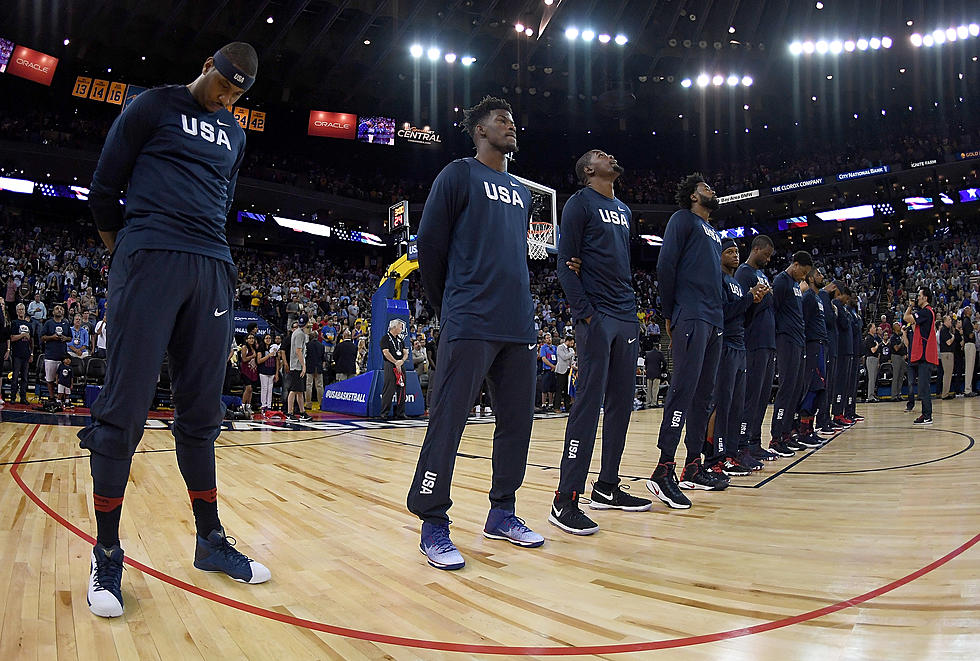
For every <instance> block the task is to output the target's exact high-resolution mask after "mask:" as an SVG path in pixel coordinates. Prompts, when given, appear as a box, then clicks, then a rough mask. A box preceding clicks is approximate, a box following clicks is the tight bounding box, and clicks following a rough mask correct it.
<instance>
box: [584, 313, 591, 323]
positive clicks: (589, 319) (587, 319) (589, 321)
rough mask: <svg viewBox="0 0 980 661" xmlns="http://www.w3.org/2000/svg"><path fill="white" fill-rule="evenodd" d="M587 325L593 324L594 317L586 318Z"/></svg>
mask: <svg viewBox="0 0 980 661" xmlns="http://www.w3.org/2000/svg"><path fill="white" fill-rule="evenodd" d="M585 323H586V324H591V323H592V315H591V314H590V315H589V316H588V317H586V318H585Z"/></svg>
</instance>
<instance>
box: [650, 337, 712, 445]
mask: <svg viewBox="0 0 980 661" xmlns="http://www.w3.org/2000/svg"><path fill="white" fill-rule="evenodd" d="M721 344H722V340H721V329H720V328H718V327H716V326H713V325H711V324H709V323H708V322H706V321H701V320H699V319H691V320H687V321H681V322H679V323H678V324H677V325H676V326H674V327H673V328H672V329H671V343H670V356H671V359H672V360H673V363H674V375H673V378H672V379H671V381H670V390H668V391H667V399H666V401H665V402H664V419H663V422H662V423H661V424H660V438H659V440H658V441H657V447H658V448H660V450H661V452H663V453H664V454H674V453H676V452H677V446H678V445H679V444H680V442H681V429H683V428H684V424H685V422H686V423H687V436H686V438H685V441H684V442H685V444H686V445H687V455H688V457H700V456H701V448H702V446H703V445H704V435H705V432H706V431H707V429H708V417H709V416H710V414H711V396H712V395H713V394H714V389H715V378H716V377H717V375H718V361H719V359H720V358H721Z"/></svg>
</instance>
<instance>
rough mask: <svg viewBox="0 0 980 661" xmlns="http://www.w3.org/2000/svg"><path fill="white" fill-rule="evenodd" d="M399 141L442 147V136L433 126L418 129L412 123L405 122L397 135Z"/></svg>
mask: <svg viewBox="0 0 980 661" xmlns="http://www.w3.org/2000/svg"><path fill="white" fill-rule="evenodd" d="M395 135H396V136H397V137H398V139H399V140H403V141H404V142H411V143H414V144H417V145H441V144H442V135H441V134H439V132H438V131H434V130H433V129H432V127H431V126H423V127H422V128H417V127H415V126H413V125H412V123H411V122H405V123H404V124H402V125H401V128H399V129H398V132H397V133H396V134H395Z"/></svg>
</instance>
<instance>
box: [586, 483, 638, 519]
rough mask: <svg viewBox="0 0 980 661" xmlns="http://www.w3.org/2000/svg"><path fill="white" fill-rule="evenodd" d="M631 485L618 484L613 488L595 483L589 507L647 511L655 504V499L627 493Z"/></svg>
mask: <svg viewBox="0 0 980 661" xmlns="http://www.w3.org/2000/svg"><path fill="white" fill-rule="evenodd" d="M628 490H629V486H625V487H624V486H621V485H618V484H617V485H616V486H615V487H613V488H611V489H610V488H609V487H608V486H604V485H600V484H596V483H593V484H592V502H590V503H589V507H590V508H591V509H594V510H623V511H624V512H646V511H647V510H648V509H650V507H651V506H652V505H653V501H651V500H648V499H646V498H638V497H636V496H634V495H632V494H629V493H626V492H627V491H628Z"/></svg>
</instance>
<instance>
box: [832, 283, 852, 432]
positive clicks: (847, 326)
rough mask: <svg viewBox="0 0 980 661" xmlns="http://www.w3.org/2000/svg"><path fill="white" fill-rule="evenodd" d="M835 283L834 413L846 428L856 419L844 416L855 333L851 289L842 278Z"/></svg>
mask: <svg viewBox="0 0 980 661" xmlns="http://www.w3.org/2000/svg"><path fill="white" fill-rule="evenodd" d="M834 285H835V286H836V287H837V295H836V296H835V297H834V310H835V312H836V313H837V351H838V354H837V368H836V374H835V377H834V381H835V385H834V402H833V407H832V413H833V416H834V425H835V426H837V427H839V428H840V429H846V428H848V427H853V426H854V421H853V420H851V419H850V418H847V417H845V416H844V409H845V407H846V406H847V395H848V393H849V392H850V375H851V365H852V363H853V362H854V333H852V332H851V313H850V312H849V311H848V309H847V304H848V302H849V301H850V299H851V289H850V288H849V287H848V286H847V285H845V284H844V283H843V282H842V281H840V280H835V281H834Z"/></svg>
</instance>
